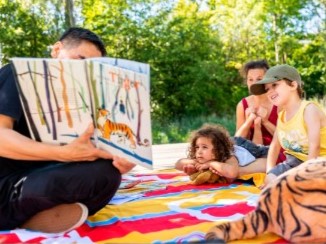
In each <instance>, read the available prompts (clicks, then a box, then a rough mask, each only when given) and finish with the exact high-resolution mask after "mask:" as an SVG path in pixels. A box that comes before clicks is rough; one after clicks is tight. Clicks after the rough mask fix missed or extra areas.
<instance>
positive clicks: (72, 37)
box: [59, 27, 106, 56]
mask: <svg viewBox="0 0 326 244" xmlns="http://www.w3.org/2000/svg"><path fill="white" fill-rule="evenodd" d="M59 41H61V42H62V43H63V44H64V45H66V46H68V47H69V46H78V45H80V43H81V42H82V41H88V42H90V43H92V44H94V45H95V46H96V47H97V49H98V50H99V51H100V52H101V54H102V56H106V50H105V46H104V43H103V41H102V40H101V38H100V37H99V36H98V35H96V34H95V33H94V32H92V31H90V30H87V29H84V28H81V27H71V28H69V29H68V30H66V31H65V32H64V33H63V34H62V36H61V37H60V38H59Z"/></svg>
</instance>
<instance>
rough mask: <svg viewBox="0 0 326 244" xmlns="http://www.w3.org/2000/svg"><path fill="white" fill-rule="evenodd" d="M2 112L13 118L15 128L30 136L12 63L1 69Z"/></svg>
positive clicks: (0, 107) (0, 111)
mask: <svg viewBox="0 0 326 244" xmlns="http://www.w3.org/2000/svg"><path fill="white" fill-rule="evenodd" d="M0 114H3V115H6V116H9V117H11V118H13V119H14V120H15V124H14V130H15V131H17V132H19V133H21V134H23V135H25V136H28V137H30V133H29V130H28V127H27V123H26V120H25V116H24V113H23V110H22V106H21V103H20V99H19V95H18V90H17V87H16V83H15V76H14V73H13V70H12V65H11V64H7V65H5V66H3V67H2V68H1V69H0Z"/></svg>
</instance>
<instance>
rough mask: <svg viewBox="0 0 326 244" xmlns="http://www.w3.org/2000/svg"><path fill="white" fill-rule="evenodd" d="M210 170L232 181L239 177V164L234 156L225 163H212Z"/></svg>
mask: <svg viewBox="0 0 326 244" xmlns="http://www.w3.org/2000/svg"><path fill="white" fill-rule="evenodd" d="M209 166H210V167H209V169H210V170H211V171H212V172H213V173H215V174H218V175H220V176H223V177H225V178H228V179H231V180H232V181H233V180H234V179H236V178H237V177H238V174H239V163H238V160H237V159H236V157H235V156H232V157H231V158H229V159H228V160H226V161H225V162H218V161H211V162H210V163H209Z"/></svg>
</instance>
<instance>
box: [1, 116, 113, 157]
mask: <svg viewBox="0 0 326 244" xmlns="http://www.w3.org/2000/svg"><path fill="white" fill-rule="evenodd" d="M13 125H14V120H13V119H12V118H10V117H8V116H5V115H0V156H1V157H6V158H11V159H16V160H34V161H35V160H37V161H41V160H44V161H46V160H56V161H61V162H73V161H93V160H95V159H97V158H106V159H112V155H111V154H110V153H108V152H105V151H103V150H100V149H97V148H96V147H95V146H94V145H93V144H92V142H91V139H90V138H91V136H92V135H93V131H94V128H93V127H92V126H90V127H89V128H88V129H87V131H85V132H84V133H83V134H82V135H81V136H80V137H78V138H77V139H75V140H74V141H73V142H71V143H70V144H67V145H65V146H58V145H50V144H46V143H41V142H37V141H34V140H32V139H30V138H28V137H25V136H23V135H21V134H19V133H18V132H16V131H14V130H13Z"/></svg>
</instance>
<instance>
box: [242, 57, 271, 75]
mask: <svg viewBox="0 0 326 244" xmlns="http://www.w3.org/2000/svg"><path fill="white" fill-rule="evenodd" d="M251 69H265V70H268V69H269V65H268V63H267V61H266V60H265V59H261V60H255V61H250V62H248V63H246V64H245V65H244V66H243V68H242V70H241V76H242V77H243V78H244V79H246V78H247V75H248V71H249V70H251Z"/></svg>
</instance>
